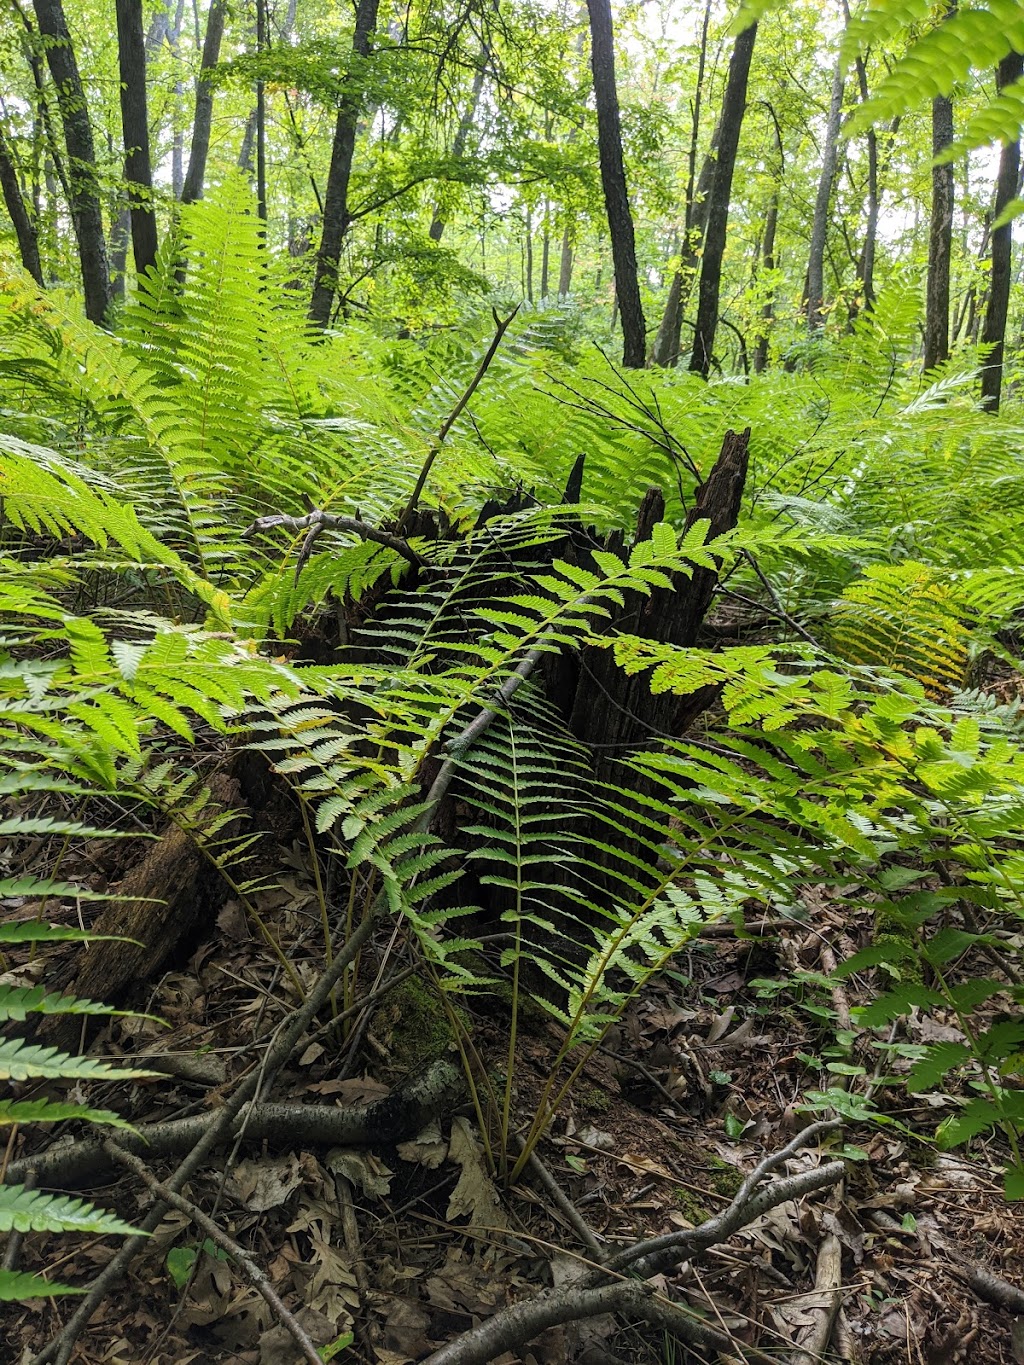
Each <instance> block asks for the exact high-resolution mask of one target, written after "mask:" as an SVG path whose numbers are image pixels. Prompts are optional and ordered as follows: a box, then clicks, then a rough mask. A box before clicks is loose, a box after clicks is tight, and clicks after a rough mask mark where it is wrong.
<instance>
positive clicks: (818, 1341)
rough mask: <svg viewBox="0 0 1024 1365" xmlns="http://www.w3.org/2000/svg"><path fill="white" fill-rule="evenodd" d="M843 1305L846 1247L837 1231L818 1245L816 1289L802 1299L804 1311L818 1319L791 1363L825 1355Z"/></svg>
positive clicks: (810, 1363)
mask: <svg viewBox="0 0 1024 1365" xmlns="http://www.w3.org/2000/svg"><path fill="white" fill-rule="evenodd" d="M842 1305H843V1248H842V1246H841V1245H840V1242H839V1238H838V1237H837V1236H836V1235H835V1233H833V1232H830V1233H829V1234H828V1236H827V1237H826V1238H825V1239H824V1241H823V1242H822V1244H821V1246H820V1247H819V1248H818V1264H817V1268H816V1271H815V1275H814V1293H813V1294H808V1295H807V1296H805V1298H804V1299H803V1300H802V1307H803V1309H804V1311H805V1312H807V1313H811V1314H813V1316H814V1323H813V1325H812V1326H811V1328H810V1330H809V1331H808V1333H807V1335H806V1337H805V1338H804V1339H803V1341H801V1343H800V1346H799V1349H798V1350H796V1351H794V1352H793V1355H792V1358H791V1360H790V1365H818V1362H820V1361H822V1360H824V1359H825V1352H826V1351H827V1350H828V1344H829V1342H830V1341H831V1340H832V1332H833V1329H834V1328H835V1324H836V1318H837V1317H838V1315H839V1310H840V1308H841V1307H842Z"/></svg>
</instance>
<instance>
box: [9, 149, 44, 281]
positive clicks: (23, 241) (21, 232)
mask: <svg viewBox="0 0 1024 1365" xmlns="http://www.w3.org/2000/svg"><path fill="white" fill-rule="evenodd" d="M0 189H2V190H3V196H4V203H5V204H6V205H7V212H8V213H9V214H10V217H11V222H12V223H13V224H14V232H15V236H16V237H17V239H18V252H19V254H20V256H21V263H22V265H23V266H24V267H25V269H26V270H27V271H28V273H29V274H30V275H31V276H32V278H33V279H34V280H35V282H36V284H38V286H39V288H40V289H42V288H43V267H42V264H41V262H40V259H39V236H38V234H37V232H36V225H35V221H34V219H33V217H32V214H30V213H29V211H28V205H27V204H26V203H25V198H24V195H23V194H22V192H21V184H20V182H19V180H18V168H17V165H16V164H15V161H14V153H13V152H12V151H11V145H10V143H9V142H8V141H7V139H6V137H5V136H4V130H3V127H2V126H0Z"/></svg>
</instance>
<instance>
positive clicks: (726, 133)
mask: <svg viewBox="0 0 1024 1365" xmlns="http://www.w3.org/2000/svg"><path fill="white" fill-rule="evenodd" d="M756 38H757V24H756V23H755V24H751V25H750V27H749V28H746V29H744V31H743V32H742V33H741V34H739V36H738V37H737V39H736V42H735V44H734V46H733V50H732V57H731V58H730V61H729V76H728V79H727V81H726V84H725V97H724V99H723V101H722V117H721V120H720V124H719V140H718V159H717V162H716V164H715V178H714V181H713V183H712V186H711V193H710V195H709V196H708V220H707V230H706V232H705V234H704V257H703V263H702V265H701V272H700V295H699V298H698V302H697V323H696V327H695V330H694V336H693V353H692V354H691V356H690V370H691V371H692V372H693V373H694V374H700V375H703V377H704V378H705V379H707V377H708V375H709V373H710V372H711V357H712V354H713V351H714V346H715V330H716V328H717V326H718V301H719V294H720V291H721V284H722V257H723V256H724V254H725V237H726V230H727V228H728V226H729V200H730V199H731V197H732V177H733V171H734V170H735V167H736V152H737V149H738V148H739V145H740V129H741V128H742V126H743V115H744V112H745V110H746V107H747V78H748V77H749V75H750V62H751V58H752V57H753V55H754V42H755V40H756Z"/></svg>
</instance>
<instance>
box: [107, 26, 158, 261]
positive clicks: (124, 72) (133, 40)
mask: <svg viewBox="0 0 1024 1365" xmlns="http://www.w3.org/2000/svg"><path fill="white" fill-rule="evenodd" d="M116 7H117V53H118V62H119V65H120V71H121V127H122V130H123V133H124V178H125V180H126V181H127V184H128V205H129V209H130V211H131V217H132V251H133V253H134V256H135V273H136V275H138V276H142V275H144V274H145V273H146V271H147V270H149V269H151V268H152V267H153V266H154V265H155V264H156V252H157V236H156V210H155V208H154V205H153V173H152V170H151V168H150V164H149V115H148V113H147V111H146V39H145V34H144V31H143V27H142V0H116Z"/></svg>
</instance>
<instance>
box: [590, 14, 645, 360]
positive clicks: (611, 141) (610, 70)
mask: <svg viewBox="0 0 1024 1365" xmlns="http://www.w3.org/2000/svg"><path fill="white" fill-rule="evenodd" d="M587 9H588V11H589V14H590V64H591V69H592V71H593V73H594V97H595V100H596V103H597V151H598V158H599V160H600V163H601V184H602V187H603V189H604V203H605V211H606V213H607V215H608V231H609V233H610V235H611V239H612V261H613V263H614V267H615V291H616V297H617V298H618V305H619V311H620V313H621V316H622V337H623V343H622V363H623V365H624V366H626V367H627V368H630V369H639V368H641V367H642V366H643V364H644V360H645V358H646V354H647V343H646V333H647V327H646V323H645V322H644V310H643V305H642V303H641V302H640V283H639V280H638V279H637V268H636V239H635V237H634V233H633V215H632V213H631V212H630V207H629V193H628V191H627V188H626V167H625V162H624V161H623V157H622V127H621V123H620V120H619V95H618V90H617V88H616V85H615V44H614V38H613V34H612V8H611V0H587Z"/></svg>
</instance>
